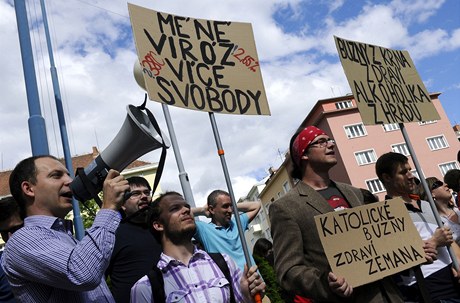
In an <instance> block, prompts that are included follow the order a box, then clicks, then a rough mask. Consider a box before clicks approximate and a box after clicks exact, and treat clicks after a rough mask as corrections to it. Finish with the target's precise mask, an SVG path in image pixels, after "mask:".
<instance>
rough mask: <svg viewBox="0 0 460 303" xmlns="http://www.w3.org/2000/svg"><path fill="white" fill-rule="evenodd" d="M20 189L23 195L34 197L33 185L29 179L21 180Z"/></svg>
mask: <svg viewBox="0 0 460 303" xmlns="http://www.w3.org/2000/svg"><path fill="white" fill-rule="evenodd" d="M21 189H22V192H23V193H24V195H26V196H27V197H35V190H34V186H33V184H32V183H30V182H29V181H23V182H22V183H21Z"/></svg>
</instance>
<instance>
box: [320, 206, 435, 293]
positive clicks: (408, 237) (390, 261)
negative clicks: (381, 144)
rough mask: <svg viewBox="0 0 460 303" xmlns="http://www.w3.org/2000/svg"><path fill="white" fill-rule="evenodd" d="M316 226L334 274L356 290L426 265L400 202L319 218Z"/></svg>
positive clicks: (418, 237) (354, 209) (410, 221)
mask: <svg viewBox="0 0 460 303" xmlns="http://www.w3.org/2000/svg"><path fill="white" fill-rule="evenodd" d="M315 222H316V228H317V230H318V234H319V236H320V239H321V243H322V245H323V248H324V251H325V253H326V256H327V259H328V261H329V264H330V266H331V268H332V271H333V272H334V273H336V274H337V275H338V276H341V277H345V279H346V280H347V281H348V283H350V284H351V285H352V286H353V287H357V286H360V285H364V284H367V283H370V282H373V281H376V280H379V279H382V278H384V277H386V276H389V275H392V274H395V273H398V272H400V271H403V270H405V269H408V268H411V267H413V266H415V265H418V264H421V263H423V262H425V261H426V259H425V253H424V251H423V248H422V247H423V241H422V239H421V238H420V235H419V233H418V232H417V229H416V228H415V226H414V224H413V222H412V220H411V218H410V216H409V213H408V211H407V209H406V206H405V205H404V201H403V200H402V199H401V198H395V199H391V200H386V201H383V202H378V203H372V204H369V205H365V206H360V207H353V208H349V209H346V210H342V211H337V212H331V213H327V214H323V215H319V216H316V217H315Z"/></svg>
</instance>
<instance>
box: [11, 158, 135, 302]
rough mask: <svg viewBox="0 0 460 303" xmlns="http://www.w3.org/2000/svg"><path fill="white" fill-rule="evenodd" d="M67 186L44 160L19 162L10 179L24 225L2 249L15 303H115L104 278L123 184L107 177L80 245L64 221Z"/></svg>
mask: <svg viewBox="0 0 460 303" xmlns="http://www.w3.org/2000/svg"><path fill="white" fill-rule="evenodd" d="M71 182H72V178H71V177H70V175H69V172H68V171H67V169H66V167H65V166H64V165H63V164H62V163H61V162H59V161H58V159H56V158H55V157H52V156H48V155H46V156H34V157H30V158H27V159H24V160H22V161H21V162H19V163H18V164H17V165H16V167H15V168H14V170H13V172H12V173H11V175H10V180H9V183H10V191H11V193H12V195H13V197H14V199H15V200H16V202H17V203H18V205H19V209H20V214H21V217H25V219H24V227H23V228H21V229H19V230H17V231H16V232H15V233H14V235H13V236H12V237H11V239H9V240H8V243H7V244H6V249H5V252H4V253H3V258H2V266H3V269H4V270H5V273H6V275H7V277H8V280H9V282H10V284H11V287H12V289H13V293H14V295H15V297H16V299H17V300H18V301H19V302H48V303H54V302H56V303H61V302H66V303H73V302H85V303H86V302H98V303H102V302H114V301H113V296H112V294H111V293H110V290H109V288H108V287H107V284H106V283H105V279H104V272H105V269H106V268H107V265H108V264H109V260H110V255H111V253H112V250H113V245H114V244H115V231H116V229H117V228H118V224H119V223H120V219H121V218H120V214H119V212H118V209H119V208H120V206H121V203H122V202H123V194H124V192H125V191H127V190H128V189H129V186H128V182H127V181H126V180H125V178H124V177H123V176H121V175H120V174H119V173H118V172H117V171H115V170H113V169H111V170H110V171H109V172H108V174H107V177H106V179H105V181H104V185H103V192H104V197H103V199H102V205H101V209H100V210H99V212H98V213H97V215H96V218H95V219H94V223H93V225H92V226H91V228H88V229H87V230H86V235H85V236H84V237H83V239H81V241H77V240H75V238H73V236H72V234H71V222H69V221H67V220H64V218H65V216H66V215H67V214H68V213H69V211H70V210H71V209H72V191H71V189H70V183H71ZM67 223H70V228H69V226H68V224H67Z"/></svg>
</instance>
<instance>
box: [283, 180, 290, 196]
mask: <svg viewBox="0 0 460 303" xmlns="http://www.w3.org/2000/svg"><path fill="white" fill-rule="evenodd" d="M290 189H291V186H290V185H289V181H286V182H284V183H283V190H284V193H287V192H288V191H289V190H290Z"/></svg>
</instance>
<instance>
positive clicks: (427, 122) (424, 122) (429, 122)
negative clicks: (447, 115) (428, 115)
mask: <svg viewBox="0 0 460 303" xmlns="http://www.w3.org/2000/svg"><path fill="white" fill-rule="evenodd" d="M436 122H438V120H430V121H422V122H419V123H418V125H427V124H432V123H436Z"/></svg>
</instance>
